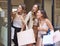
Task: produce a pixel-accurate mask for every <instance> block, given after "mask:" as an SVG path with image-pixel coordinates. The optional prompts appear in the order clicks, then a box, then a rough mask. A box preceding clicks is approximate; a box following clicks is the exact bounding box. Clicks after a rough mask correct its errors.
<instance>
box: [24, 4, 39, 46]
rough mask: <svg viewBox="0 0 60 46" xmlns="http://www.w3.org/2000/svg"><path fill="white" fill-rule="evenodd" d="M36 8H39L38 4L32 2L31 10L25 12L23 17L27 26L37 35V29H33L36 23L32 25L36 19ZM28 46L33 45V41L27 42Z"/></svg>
mask: <svg viewBox="0 0 60 46" xmlns="http://www.w3.org/2000/svg"><path fill="white" fill-rule="evenodd" d="M38 9H39V5H38V4H34V5H33V7H32V10H31V11H30V12H29V13H28V14H27V16H26V19H25V22H26V24H28V28H29V29H32V28H34V32H35V36H36V35H37V30H36V31H35V28H37V24H36V25H35V26H34V21H35V19H36V12H37V11H38ZM33 26H34V27H33ZM28 46H33V43H31V44H28Z"/></svg>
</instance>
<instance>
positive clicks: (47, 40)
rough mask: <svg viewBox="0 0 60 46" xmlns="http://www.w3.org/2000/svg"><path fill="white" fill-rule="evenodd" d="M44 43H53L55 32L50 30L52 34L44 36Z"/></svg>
mask: <svg viewBox="0 0 60 46" xmlns="http://www.w3.org/2000/svg"><path fill="white" fill-rule="evenodd" d="M43 44H44V45H47V44H53V32H50V34H47V35H44V36H43Z"/></svg>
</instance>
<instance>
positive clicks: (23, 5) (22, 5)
mask: <svg viewBox="0 0 60 46" xmlns="http://www.w3.org/2000/svg"><path fill="white" fill-rule="evenodd" d="M19 5H21V7H22V9H23V10H24V13H26V5H25V4H19Z"/></svg>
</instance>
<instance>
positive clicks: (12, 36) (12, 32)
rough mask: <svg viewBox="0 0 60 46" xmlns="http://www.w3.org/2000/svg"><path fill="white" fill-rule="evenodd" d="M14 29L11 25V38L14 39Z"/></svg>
mask: <svg viewBox="0 0 60 46" xmlns="http://www.w3.org/2000/svg"><path fill="white" fill-rule="evenodd" d="M14 31H15V29H14V28H13V27H11V39H14Z"/></svg>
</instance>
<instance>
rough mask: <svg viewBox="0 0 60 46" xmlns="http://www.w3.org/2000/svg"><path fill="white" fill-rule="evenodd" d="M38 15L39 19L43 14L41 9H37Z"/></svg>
mask: <svg viewBox="0 0 60 46" xmlns="http://www.w3.org/2000/svg"><path fill="white" fill-rule="evenodd" d="M36 15H37V18H38V19H39V18H41V17H42V16H43V15H42V14H41V11H40V10H38V11H37V14H36Z"/></svg>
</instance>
